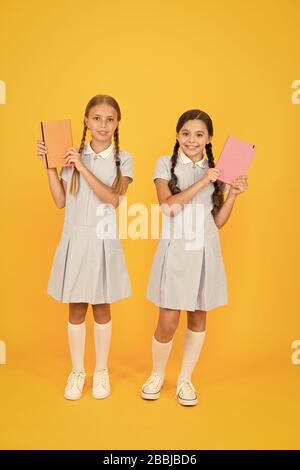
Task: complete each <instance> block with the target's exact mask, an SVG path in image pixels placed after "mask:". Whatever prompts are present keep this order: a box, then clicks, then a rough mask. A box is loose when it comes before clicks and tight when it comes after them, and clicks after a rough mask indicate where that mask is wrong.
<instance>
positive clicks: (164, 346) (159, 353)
mask: <svg viewBox="0 0 300 470" xmlns="http://www.w3.org/2000/svg"><path fill="white" fill-rule="evenodd" d="M172 345H173V338H172V339H171V341H169V342H168V343H161V342H160V341H157V339H156V338H155V336H154V335H153V337H152V361H153V368H152V373H153V372H156V373H157V374H159V375H161V376H162V377H164V375H165V368H166V365H167V361H168V358H169V355H170V352H171V349H172Z"/></svg>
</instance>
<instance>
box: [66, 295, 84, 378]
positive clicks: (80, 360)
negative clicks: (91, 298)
mask: <svg viewBox="0 0 300 470" xmlns="http://www.w3.org/2000/svg"><path fill="white" fill-rule="evenodd" d="M87 309H88V304H87V303H70V304H69V322H68V337H69V346H70V353H71V359H72V365H73V371H77V372H80V371H81V372H84V347H85V332H86V328H85V316H86V312H87Z"/></svg>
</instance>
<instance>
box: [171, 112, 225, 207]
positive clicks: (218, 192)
mask: <svg viewBox="0 0 300 470" xmlns="http://www.w3.org/2000/svg"><path fill="white" fill-rule="evenodd" d="M192 119H200V120H201V121H203V122H204V124H205V125H206V127H207V130H208V135H209V136H210V137H212V136H213V123H212V120H211V118H210V116H209V115H208V114H207V113H205V112H204V111H201V110H200V109H190V110H188V111H186V112H185V113H183V114H182V115H181V116H180V118H179V119H178V122H177V126H176V132H177V134H178V133H179V131H180V129H181V128H182V127H183V125H184V124H185V123H186V122H187V121H190V120H192ZM178 149H179V142H178V140H177V139H176V143H175V146H174V150H173V155H172V157H171V179H170V180H169V183H168V184H169V188H170V191H171V192H172V194H177V193H179V192H180V191H181V190H180V188H179V187H178V185H177V183H178V178H177V176H176V174H175V167H176V164H177V159H178ZM205 150H206V155H207V159H208V165H209V167H210V168H214V167H215V162H214V156H213V153H212V144H211V143H208V144H206V146H205ZM214 187H215V190H214V192H213V194H212V203H213V209H212V211H211V212H212V214H213V215H215V214H216V213H217V212H218V211H219V210H220V208H221V207H222V205H223V203H224V193H223V189H224V184H222V183H220V182H217V181H215V182H214Z"/></svg>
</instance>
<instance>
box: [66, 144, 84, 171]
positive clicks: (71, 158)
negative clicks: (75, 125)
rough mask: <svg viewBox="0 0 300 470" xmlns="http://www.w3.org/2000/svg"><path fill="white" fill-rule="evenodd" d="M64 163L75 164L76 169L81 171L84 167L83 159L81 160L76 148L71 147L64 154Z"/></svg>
mask: <svg viewBox="0 0 300 470" xmlns="http://www.w3.org/2000/svg"><path fill="white" fill-rule="evenodd" d="M64 159H65V164H66V165H67V166H75V167H76V169H77V170H78V171H82V170H83V169H84V168H85V165H84V164H83V161H82V160H81V156H80V153H78V149H75V148H74V147H71V148H70V149H69V150H68V151H67V153H66V154H65V156H64Z"/></svg>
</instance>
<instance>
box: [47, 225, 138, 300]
mask: <svg viewBox="0 0 300 470" xmlns="http://www.w3.org/2000/svg"><path fill="white" fill-rule="evenodd" d="M47 293H48V294H49V295H50V296H51V297H53V298H54V299H56V300H58V301H61V302H63V303H69V302H86V303H90V304H100V303H109V304H110V303H112V302H116V301H117V300H121V299H124V298H126V297H129V296H130V295H131V286H130V281H129V276H128V272H127V268H126V262H125V257H124V252H123V249H122V246H121V243H120V240H119V239H118V238H117V239H109V238H104V239H99V238H97V235H96V228H95V227H92V226H72V225H67V224H65V225H64V228H63V232H62V235H61V238H60V241H59V244H58V246H57V248H56V251H55V255H54V259H53V263H52V267H51V272H50V277H49V281H48V287H47Z"/></svg>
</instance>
